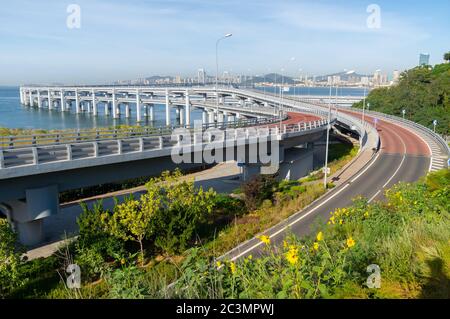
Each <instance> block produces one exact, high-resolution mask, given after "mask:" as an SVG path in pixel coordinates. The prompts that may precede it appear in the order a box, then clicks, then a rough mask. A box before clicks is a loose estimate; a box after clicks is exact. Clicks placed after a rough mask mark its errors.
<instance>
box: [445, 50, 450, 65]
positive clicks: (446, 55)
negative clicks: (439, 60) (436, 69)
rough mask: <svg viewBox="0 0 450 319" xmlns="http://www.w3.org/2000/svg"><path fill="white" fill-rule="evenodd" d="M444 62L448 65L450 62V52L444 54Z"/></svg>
mask: <svg viewBox="0 0 450 319" xmlns="http://www.w3.org/2000/svg"><path fill="white" fill-rule="evenodd" d="M444 61H446V62H447V63H448V62H450V52H447V53H445V54H444Z"/></svg>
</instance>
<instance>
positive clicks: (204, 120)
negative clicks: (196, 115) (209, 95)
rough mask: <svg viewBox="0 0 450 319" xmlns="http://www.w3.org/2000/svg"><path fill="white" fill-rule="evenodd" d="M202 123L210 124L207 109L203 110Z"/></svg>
mask: <svg viewBox="0 0 450 319" xmlns="http://www.w3.org/2000/svg"><path fill="white" fill-rule="evenodd" d="M202 123H203V124H208V112H207V111H206V110H205V109H203V111H202Z"/></svg>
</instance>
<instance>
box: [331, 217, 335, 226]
mask: <svg viewBox="0 0 450 319" xmlns="http://www.w3.org/2000/svg"><path fill="white" fill-rule="evenodd" d="M330 222H331V223H332V224H333V225H334V223H335V221H334V216H333V217H331V218H330Z"/></svg>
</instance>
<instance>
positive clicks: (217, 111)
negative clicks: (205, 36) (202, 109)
mask: <svg viewBox="0 0 450 319" xmlns="http://www.w3.org/2000/svg"><path fill="white" fill-rule="evenodd" d="M232 35H233V34H232V33H227V34H225V36H223V37H221V38H219V39H217V41H216V90H215V91H216V115H217V114H219V94H218V93H217V86H218V82H219V42H220V41H221V40H223V39H226V38H229V37H231V36H232Z"/></svg>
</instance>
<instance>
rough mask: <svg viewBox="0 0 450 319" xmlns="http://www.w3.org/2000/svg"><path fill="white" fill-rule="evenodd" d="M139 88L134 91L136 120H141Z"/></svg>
mask: <svg viewBox="0 0 450 319" xmlns="http://www.w3.org/2000/svg"><path fill="white" fill-rule="evenodd" d="M139 94H140V92H139V90H137V91H136V122H141V121H142V118H141V97H140V95H139Z"/></svg>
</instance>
